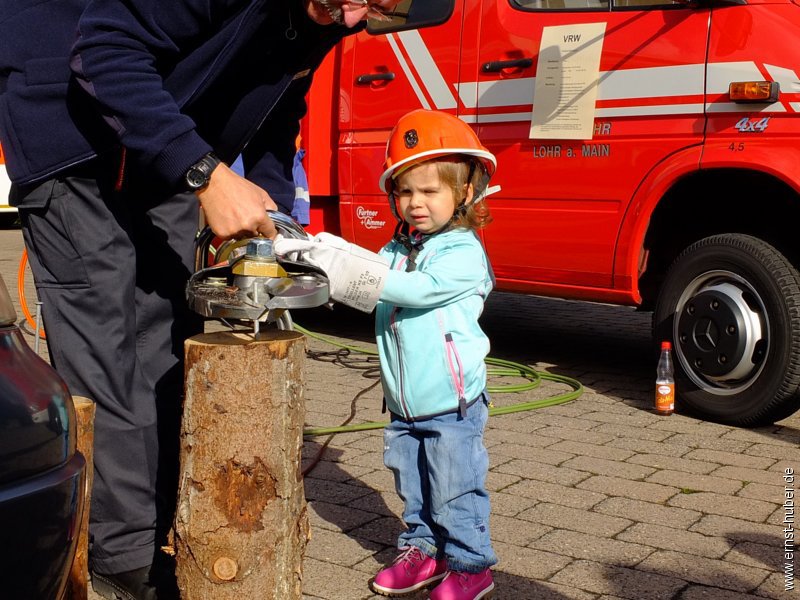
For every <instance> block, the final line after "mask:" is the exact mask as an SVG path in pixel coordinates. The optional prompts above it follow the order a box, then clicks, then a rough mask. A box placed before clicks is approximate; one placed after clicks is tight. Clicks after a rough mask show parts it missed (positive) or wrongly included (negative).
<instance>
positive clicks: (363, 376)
mask: <svg viewBox="0 0 800 600" xmlns="http://www.w3.org/2000/svg"><path fill="white" fill-rule="evenodd" d="M21 250H22V242H21V235H20V232H19V230H18V229H16V228H14V227H13V225H10V226H9V224H6V228H5V229H0V274H2V276H3V278H4V279H5V281H6V284H7V286H8V287H9V289H10V291H11V295H12V298H13V299H15V300H16V299H17V293H16V280H17V271H18V265H19V257H20V253H21ZM28 279H29V278H28ZM28 286H29V290H31V291H29V292H26V295H30V297H29V298H28V301H29V302H31V303H32V302H33V301H32V300H31V298H34V296H33V291H32V288H31V287H30V284H28ZM34 306H35V305H34ZM34 306H32V308H31V310H34ZM20 314H21V313H20ZM293 316H294V319H295V321H296V322H297V323H298V324H300V325H302V326H303V327H305V328H306V329H308V330H311V331H313V332H316V333H319V334H321V335H323V336H327V337H329V338H331V339H333V340H336V341H337V342H339V343H344V344H348V345H356V346H363V347H367V348H369V347H372V346H371V340H372V321H371V317H369V316H364V315H361V314H360V313H356V312H355V311H349V310H347V309H344V308H341V307H337V308H336V309H335V310H334V311H329V310H327V309H313V310H307V311H296V312H295V313H294V314H293ZM481 324H482V326H483V327H484V329H485V331H486V332H487V334H488V335H489V337H490V339H491V341H492V352H491V356H492V357H495V358H500V359H505V360H510V361H514V362H518V363H522V364H525V365H528V366H530V367H533V368H535V369H536V370H539V371H542V372H546V373H552V374H559V375H566V376H569V377H573V378H575V379H577V380H579V381H580V382H581V384H583V386H584V392H583V394H582V395H581V396H580V397H579V398H578V399H576V400H574V401H571V402H568V403H566V404H561V405H558V406H552V407H548V408H540V409H536V410H527V411H523V412H516V413H511V414H505V415H498V416H492V417H491V418H490V420H489V424H488V428H487V432H486V436H485V442H486V445H487V447H488V448H489V454H490V461H491V465H490V472H489V477H488V487H489V490H490V494H491V501H492V520H491V532H492V539H493V543H494V545H495V549H496V552H497V554H498V556H499V559H500V562H499V564H498V565H497V566H496V567H495V568H494V579H495V584H496V590H495V593H494V596H493V597H494V598H495V599H509V600H510V599H514V600H528V599H550V600H556V599H558V600H562V599H580V600H583V599H586V600H589V599H603V600H611V599H615V598H627V599H632V600H640V599H658V600H662V599H680V600H699V599H720V600H744V599H747V598H751V599H755V598H794V597H797V591H796V590H794V589H792V590H788V589H787V581H788V582H790V583H793V580H791V579H790V580H787V578H786V571H787V565H790V566H791V568H792V569H794V567H795V557H794V555H793V554H792V555H791V557H789V555H788V554H787V553H786V549H787V544H786V540H787V536H790V535H794V529H795V525H794V512H793V511H794V500H793V499H790V500H787V495H788V494H793V493H794V488H795V483H794V482H788V481H786V480H785V479H784V473H785V470H786V469H787V468H788V469H792V470H797V468H798V467H800V449H798V443H800V413H798V414H795V415H793V416H791V417H789V418H787V419H785V420H783V421H781V422H779V423H777V424H775V425H774V426H769V427H761V428H757V429H737V428H734V427H729V426H725V425H719V424H716V423H710V422H705V421H701V420H698V419H696V418H693V417H691V416H687V415H682V414H674V415H671V416H669V417H662V416H658V415H656V414H654V413H653V411H652V405H653V395H654V379H655V360H656V359H655V356H654V354H653V352H652V349H651V344H650V338H649V327H650V314H649V313H639V312H636V311H635V310H634V309H632V308H629V307H615V306H609V305H603V304H591V303H579V302H570V301H563V300H556V299H546V298H534V297H525V296H518V295H511V294H503V293H494V294H493V295H492V296H491V297H490V298H489V300H488V302H487V305H486V310H485V313H484V316H483V318H482V320H481ZM211 327H216V325H211ZM27 330H28V331H31V329H30V327H28V328H27ZM26 337H27V339H29V341H30V342H31V344H32V345H33V336H32V335H29V336H26ZM308 349H309V358H308V360H307V363H306V381H305V390H304V395H305V401H306V411H307V417H306V423H307V426H308V427H315V428H327V427H335V426H338V425H341V424H343V423H345V422H349V423H350V424H355V423H364V422H375V421H383V420H385V415H383V414H381V412H380V407H381V397H380V391H379V386H375V387H370V386H373V384H375V382H376V379H375V368H374V367H375V364H374V362H371V359H369V358H368V357H367V356H365V355H360V354H358V353H352V352H351V353H350V354H349V355H347V354H343V353H342V350H341V349H340V348H338V347H336V346H333V345H331V344H329V343H328V342H326V341H322V340H318V339H316V338H309V339H308ZM45 350H46V348H45V346H44V344H41V346H40V352H42V353H43V352H44V351H45ZM331 353H336V355H334V354H331ZM490 383H492V384H493V385H505V384H515V383H520V380H519V378H515V377H500V378H496V377H493V378H492V381H491V382H490ZM368 388H369V389H368ZM568 391H570V388H569V387H567V386H565V385H563V384H560V383H556V382H551V381H543V382H542V383H541V385H540V386H539V387H538V388H536V389H533V390H528V391H525V392H519V393H497V394H494V396H493V402H494V404H495V405H496V406H510V405H517V404H520V403H526V402H531V401H533V400H537V399H541V398H546V397H550V396H554V395H557V394H562V393H565V392H568ZM678 394H680V390H678ZM325 444H327V446H326V447H325V448H324V450H323V446H325ZM382 448H383V444H382V439H381V431H380V429H373V430H366V431H358V432H347V433H339V434H336V435H332V436H314V437H309V438H306V443H305V445H304V451H303V454H304V467H305V468H307V469H308V468H311V467H312V466H313V469H312V470H310V472H308V473H307V475H306V478H305V493H306V498H307V500H308V503H309V508H310V516H311V523H312V535H311V540H310V542H309V544H308V547H307V551H306V557H305V561H304V565H303V595H304V598H307V599H325V600H362V599H370V598H380V597H381V596H376V595H374V594H372V593H371V592H370V590H369V587H368V582H369V580H370V578H371V577H372V576H373V575H374V574H375V572H377V571H378V570H379V569H380V568H381V567H382V566H384V565H385V564H388V563H389V562H390V561H391V559H392V558H393V557H394V555H395V550H394V548H393V545H394V541H395V539H396V535H397V533H398V532H399V531H400V530H401V528H402V523H401V521H400V518H399V515H400V512H401V503H400V501H399V499H398V497H397V495H396V494H395V492H394V484H393V481H392V477H391V475H390V473H389V471H388V470H387V469H386V468H385V467H384V466H383V462H382ZM320 452H321V455H320ZM317 461H318V462H317ZM314 465H315V466H314ZM789 549H791V546H790V547H789ZM426 597H427V596H426V594H424V593H417V594H415V595H413V596H411V598H412V599H415V600H416V599H421V598H426ZM96 598H97V596H95V595H94V594H93V593H90V600H95V599H96Z"/></svg>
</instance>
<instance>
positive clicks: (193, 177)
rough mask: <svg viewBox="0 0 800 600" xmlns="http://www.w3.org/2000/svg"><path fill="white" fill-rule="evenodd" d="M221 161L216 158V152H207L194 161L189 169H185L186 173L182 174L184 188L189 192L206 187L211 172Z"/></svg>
mask: <svg viewBox="0 0 800 600" xmlns="http://www.w3.org/2000/svg"><path fill="white" fill-rule="evenodd" d="M221 162H222V161H221V160H220V159H219V158H217V156H216V154H214V153H213V152H209V153H208V154H206V155H205V156H204V157H203V158H201V159H200V160H198V161H197V162H196V163H194V164H193V165H192V166H191V167H189V170H188V171H186V175H185V176H184V180H185V181H186V189H187V190H189V191H190V192H197V191H199V190H202V189H203V188H204V187H206V186H207V185H208V182H209V181H210V180H211V173H212V172H213V171H214V169H216V168H217V165H219V163H221Z"/></svg>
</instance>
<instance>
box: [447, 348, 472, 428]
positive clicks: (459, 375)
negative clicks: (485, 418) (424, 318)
mask: <svg viewBox="0 0 800 600" xmlns="http://www.w3.org/2000/svg"><path fill="white" fill-rule="evenodd" d="M444 340H445V347H446V349H447V364H448V366H449V367H450V377H451V378H452V380H453V385H454V386H455V388H456V394H458V412H459V413H460V414H461V416H462V418H463V417H466V413H467V399H466V398H465V397H464V368H463V366H462V365H461V357H460V356H459V355H458V350H457V349H456V345H455V342H453V334H451V333H445V334H444ZM454 359H455V364H453V360H454Z"/></svg>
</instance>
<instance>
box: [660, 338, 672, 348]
mask: <svg viewBox="0 0 800 600" xmlns="http://www.w3.org/2000/svg"><path fill="white" fill-rule="evenodd" d="M661 349H662V350H672V343H671V342H668V341H666V340H665V341H663V342H661Z"/></svg>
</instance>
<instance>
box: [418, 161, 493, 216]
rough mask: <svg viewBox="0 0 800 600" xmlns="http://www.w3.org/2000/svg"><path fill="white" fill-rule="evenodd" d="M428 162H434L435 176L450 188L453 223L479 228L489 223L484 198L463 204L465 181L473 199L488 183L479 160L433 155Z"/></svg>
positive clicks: (487, 207)
mask: <svg viewBox="0 0 800 600" xmlns="http://www.w3.org/2000/svg"><path fill="white" fill-rule="evenodd" d="M431 162H434V163H436V169H437V171H438V172H439V179H441V181H442V183H444V184H445V185H447V186H448V187H449V188H450V189H451V190H452V191H453V197H454V198H455V199H456V207H455V214H454V215H453V223H454V224H455V225H456V226H457V227H466V228H468V229H483V228H484V227H486V226H487V225H488V224H489V223H491V222H492V215H491V214H490V213H489V205H488V204H486V202H485V199H482V200H480V201H479V202H474V201H473V202H471V203H470V204H469V205H467V206H466V207H464V206H463V202H465V201H466V190H467V186H468V185H469V184H472V190H473V198H475V197H477V196H479V195H480V194H482V193H483V191H484V190H485V189H486V186H487V185H488V183H489V177H488V175H487V173H486V171H485V170H484V168H483V166H482V165H481V164H480V161H477V160H474V159H473V158H471V157H469V156H462V155H460V154H456V155H451V156H444V157H441V158H434V159H432V160H431ZM470 175H471V177H470Z"/></svg>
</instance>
